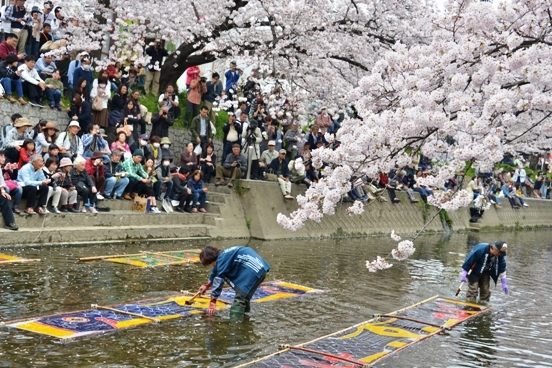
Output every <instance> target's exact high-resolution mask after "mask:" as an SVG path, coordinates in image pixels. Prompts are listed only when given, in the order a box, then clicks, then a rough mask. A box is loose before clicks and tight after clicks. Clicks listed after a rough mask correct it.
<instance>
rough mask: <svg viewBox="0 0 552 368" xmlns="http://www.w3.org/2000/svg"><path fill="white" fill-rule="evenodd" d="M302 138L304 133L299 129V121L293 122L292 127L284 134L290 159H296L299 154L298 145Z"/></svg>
mask: <svg viewBox="0 0 552 368" xmlns="http://www.w3.org/2000/svg"><path fill="white" fill-rule="evenodd" d="M301 139H302V133H301V131H300V130H299V123H298V122H297V121H295V122H293V124H292V127H291V129H288V131H287V132H286V134H284V143H285V145H286V151H287V158H289V160H290V161H291V160H295V156H297V150H298V148H297V145H298V144H299V142H300V141H301Z"/></svg>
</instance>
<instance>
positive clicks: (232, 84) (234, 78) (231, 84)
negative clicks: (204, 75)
mask: <svg viewBox="0 0 552 368" xmlns="http://www.w3.org/2000/svg"><path fill="white" fill-rule="evenodd" d="M242 74H243V71H242V70H241V69H237V65H236V62H235V61H232V62H230V69H229V70H227V71H226V73H224V77H225V78H226V95H227V96H228V100H232V96H233V95H234V93H237V91H238V81H239V80H240V77H241V75H242Z"/></svg>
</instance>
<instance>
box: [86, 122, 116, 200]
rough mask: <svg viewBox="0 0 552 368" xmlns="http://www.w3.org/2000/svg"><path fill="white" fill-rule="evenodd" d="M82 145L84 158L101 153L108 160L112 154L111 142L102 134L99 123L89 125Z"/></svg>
mask: <svg viewBox="0 0 552 368" xmlns="http://www.w3.org/2000/svg"><path fill="white" fill-rule="evenodd" d="M82 146H83V148H84V153H83V157H84V158H90V157H92V155H94V154H95V153H101V154H103V155H105V159H106V160H107V159H108V158H109V155H110V154H111V151H110V150H109V144H108V143H107V141H106V140H105V138H104V137H103V136H102V132H101V131H100V127H99V126H98V124H92V125H90V126H89V127H88V133H87V134H84V135H83V136H82ZM98 189H99V188H98ZM100 193H101V192H100Z"/></svg>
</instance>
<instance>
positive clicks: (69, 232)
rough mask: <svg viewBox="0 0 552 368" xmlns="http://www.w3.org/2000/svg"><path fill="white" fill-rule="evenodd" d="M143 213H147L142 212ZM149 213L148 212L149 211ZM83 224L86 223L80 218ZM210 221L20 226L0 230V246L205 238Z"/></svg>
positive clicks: (207, 234)
mask: <svg viewBox="0 0 552 368" xmlns="http://www.w3.org/2000/svg"><path fill="white" fill-rule="evenodd" d="M144 216H146V215H144ZM148 216H149V215H148ZM83 224H84V225H86V224H85V223H84V222H83ZM213 228H214V226H212V225H204V224H191V225H174V224H173V225H166V224H162V225H148V226H137V225H131V226H74V227H71V228H69V229H68V228H67V227H66V226H59V227H44V228H42V227H34V228H21V229H19V230H18V231H11V230H5V229H1V230H0V246H7V245H9V246H17V245H24V246H30V245H33V244H40V245H45V244H55V245H59V244H68V243H79V242H80V243H82V242H83V241H86V242H89V243H94V242H95V241H109V240H111V241H139V240H146V239H151V238H155V239H182V238H195V237H198V238H204V237H210V236H211V233H210V232H211V230H212V229H213Z"/></svg>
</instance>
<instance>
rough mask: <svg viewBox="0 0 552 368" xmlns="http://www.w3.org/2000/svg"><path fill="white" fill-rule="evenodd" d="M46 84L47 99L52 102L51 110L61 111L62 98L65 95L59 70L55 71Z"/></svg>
mask: <svg viewBox="0 0 552 368" xmlns="http://www.w3.org/2000/svg"><path fill="white" fill-rule="evenodd" d="M44 83H46V87H48V88H46V98H47V99H48V100H50V109H54V108H55V109H57V110H58V111H61V96H62V95H63V83H62V82H61V74H59V70H55V71H54V72H53V73H52V76H51V77H50V78H47V79H46V80H45V81H44Z"/></svg>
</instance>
